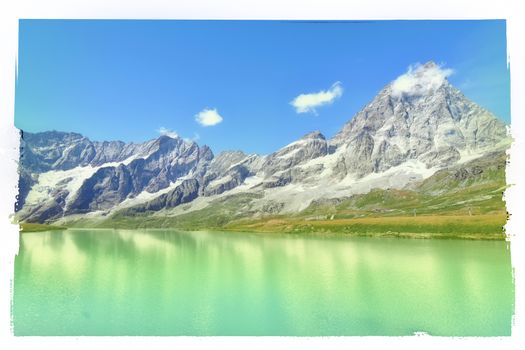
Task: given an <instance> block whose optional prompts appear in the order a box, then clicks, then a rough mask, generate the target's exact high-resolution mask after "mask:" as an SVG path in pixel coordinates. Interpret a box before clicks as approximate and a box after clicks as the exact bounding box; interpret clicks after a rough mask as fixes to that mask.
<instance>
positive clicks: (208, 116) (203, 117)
mask: <svg viewBox="0 0 525 350" xmlns="http://www.w3.org/2000/svg"><path fill="white" fill-rule="evenodd" d="M195 120H196V121H197V123H199V124H200V125H202V126H213V125H217V124H219V123H220V122H222V117H221V115H220V114H219V112H217V109H215V108H214V109H210V108H204V109H203V110H202V111H200V112H199V113H197V114H196V115H195Z"/></svg>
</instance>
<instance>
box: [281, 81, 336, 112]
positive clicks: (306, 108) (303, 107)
mask: <svg viewBox="0 0 525 350" xmlns="http://www.w3.org/2000/svg"><path fill="white" fill-rule="evenodd" d="M342 95H343V84H341V82H339V81H337V82H335V83H334V84H333V85H332V86H331V87H330V89H328V90H321V91H319V92H316V93H309V94H301V95H299V96H297V97H296V98H294V99H293V101H292V102H290V104H291V105H292V106H293V107H294V108H295V111H296V112H297V113H308V112H311V113H314V114H317V111H316V108H317V107H321V106H324V105H327V104H331V103H333V102H334V101H335V100H336V99H338V98H339V97H341V96H342Z"/></svg>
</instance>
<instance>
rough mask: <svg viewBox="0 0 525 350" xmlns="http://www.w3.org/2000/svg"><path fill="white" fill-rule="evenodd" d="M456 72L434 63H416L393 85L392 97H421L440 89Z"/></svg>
mask: <svg viewBox="0 0 525 350" xmlns="http://www.w3.org/2000/svg"><path fill="white" fill-rule="evenodd" d="M453 73H454V71H453V70H452V69H450V68H443V66H442V65H437V64H435V63H434V62H428V63H426V64H424V65H421V64H419V63H416V64H414V65H411V66H409V67H408V71H407V72H406V73H405V74H403V75H401V76H399V77H398V78H397V79H396V80H394V82H393V83H392V86H391V89H392V96H395V97H401V96H421V95H425V94H427V93H429V92H430V91H434V90H436V89H437V88H439V87H440V86H441V85H442V84H443V83H444V82H445V80H446V78H447V77H449V76H450V75H452V74H453Z"/></svg>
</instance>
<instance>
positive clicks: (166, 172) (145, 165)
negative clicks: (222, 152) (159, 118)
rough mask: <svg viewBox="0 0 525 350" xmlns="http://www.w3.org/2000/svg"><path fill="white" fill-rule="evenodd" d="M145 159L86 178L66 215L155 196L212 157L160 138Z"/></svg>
mask: <svg viewBox="0 0 525 350" xmlns="http://www.w3.org/2000/svg"><path fill="white" fill-rule="evenodd" d="M147 153H148V154H149V155H148V156H147V157H146V158H138V159H135V160H133V161H131V162H130V163H129V164H128V165H125V164H119V165H118V166H116V167H114V166H113V167H104V168H101V169H99V170H98V171H97V172H96V173H95V174H94V175H93V176H91V177H90V178H88V179H87V180H86V181H84V183H83V184H82V186H81V187H80V189H79V190H78V192H77V195H76V197H75V198H74V199H73V201H72V203H71V205H70V206H69V208H67V209H68V213H71V214H73V213H81V212H86V211H94V210H104V209H108V208H111V206H114V205H116V204H118V203H120V202H122V201H123V200H125V199H126V198H128V197H129V196H130V195H132V196H136V195H138V194H139V193H141V192H142V191H147V192H150V193H154V192H158V191H159V190H161V189H164V188H166V187H168V186H169V185H170V184H171V183H172V182H175V181H176V180H177V179H179V178H181V177H183V176H186V175H188V174H189V173H190V172H192V171H194V170H198V169H199V167H198V166H197V165H198V163H199V162H204V163H206V162H209V160H210V158H211V157H212V156H213V155H212V154H211V151H210V150H209V148H207V147H203V148H200V147H199V146H198V145H197V144H196V143H195V142H186V141H184V140H182V139H180V138H170V137H168V136H161V137H159V138H158V139H157V140H155V142H152V143H151V144H150V145H148V149H147Z"/></svg>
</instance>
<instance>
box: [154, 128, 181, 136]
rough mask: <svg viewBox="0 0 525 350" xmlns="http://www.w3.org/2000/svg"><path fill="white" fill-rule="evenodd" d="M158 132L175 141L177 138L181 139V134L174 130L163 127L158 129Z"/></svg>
mask: <svg viewBox="0 0 525 350" xmlns="http://www.w3.org/2000/svg"><path fill="white" fill-rule="evenodd" d="M157 132H158V133H159V134H161V135H165V136H169V137H171V138H172V139H175V138H177V137H179V134H177V132H176V131H174V130H170V129H168V128H165V127H163V126H161V127H160V128H158V129H157Z"/></svg>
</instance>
